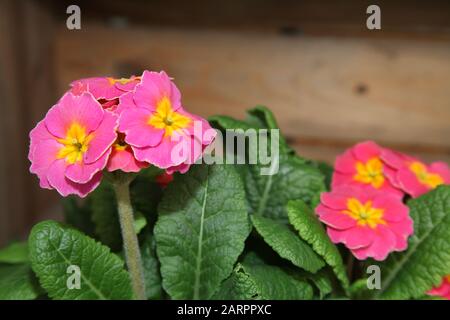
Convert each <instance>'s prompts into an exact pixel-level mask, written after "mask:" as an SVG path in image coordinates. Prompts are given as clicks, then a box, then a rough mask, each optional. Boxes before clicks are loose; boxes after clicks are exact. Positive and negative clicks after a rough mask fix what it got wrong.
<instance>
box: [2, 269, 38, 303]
mask: <svg viewBox="0 0 450 320" xmlns="http://www.w3.org/2000/svg"><path fill="white" fill-rule="evenodd" d="M39 293H40V288H39V286H38V283H37V280H36V278H35V276H34V275H33V272H32V271H31V268H30V266H29V265H28V264H20V265H0V300H32V299H36V298H37V297H38V295H39Z"/></svg>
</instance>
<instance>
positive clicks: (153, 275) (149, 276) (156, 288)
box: [141, 235, 162, 299]
mask: <svg viewBox="0 0 450 320" xmlns="http://www.w3.org/2000/svg"><path fill="white" fill-rule="evenodd" d="M141 256H142V266H143V268H144V278H145V293H146V295H147V298H148V299H159V298H161V294H162V288H161V275H160V273H159V262H158V259H157V257H156V243H155V240H154V238H153V237H152V236H151V235H147V237H146V239H145V241H144V243H143V244H142V246H141Z"/></svg>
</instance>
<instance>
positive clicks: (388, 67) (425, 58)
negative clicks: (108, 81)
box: [55, 24, 450, 160]
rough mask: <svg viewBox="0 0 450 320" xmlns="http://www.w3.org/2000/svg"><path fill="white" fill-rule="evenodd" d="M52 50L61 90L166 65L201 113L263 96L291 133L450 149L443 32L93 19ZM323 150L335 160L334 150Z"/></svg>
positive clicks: (447, 51) (335, 141) (442, 153)
mask: <svg viewBox="0 0 450 320" xmlns="http://www.w3.org/2000/svg"><path fill="white" fill-rule="evenodd" d="M56 50H57V53H56V58H57V59H56V61H55V63H56V70H57V74H58V83H59V88H60V92H62V91H63V90H64V89H65V88H66V86H67V84H68V83H69V82H70V81H72V80H73V79H77V78H80V77H86V76H90V75H96V74H105V75H106V74H116V75H119V74H117V70H118V66H123V65H128V66H130V70H134V71H136V72H140V71H141V70H142V69H153V70H160V69H164V70H166V71H168V73H169V74H170V75H171V76H173V77H175V81H176V83H177V84H178V86H179V87H180V89H181V91H182V92H183V101H184V105H185V106H186V108H188V109H189V110H191V111H192V112H195V113H199V114H201V115H203V116H210V115H213V114H228V115H232V116H236V117H243V115H244V111H245V109H247V108H249V107H252V106H254V105H256V104H265V105H267V106H269V107H270V108H271V109H272V110H273V111H274V113H275V114H276V116H277V118H278V119H279V123H280V125H281V128H282V130H283V132H284V133H285V134H286V135H287V136H288V137H289V138H290V139H291V140H293V141H294V142H296V141H300V140H301V139H303V141H304V142H305V141H306V145H309V146H311V147H313V146H314V145H317V144H318V142H320V141H322V142H324V144H325V145H328V146H331V145H334V146H335V147H334V148H331V149H336V146H340V147H341V148H342V149H343V148H344V147H345V146H349V145H351V144H352V143H354V142H356V141H358V140H365V139H374V140H376V141H379V142H380V143H383V144H385V145H388V146H397V147H399V148H400V149H401V150H406V151H410V152H416V153H419V154H423V155H425V156H426V157H427V158H428V159H430V158H431V159H434V158H442V157H444V158H445V159H448V158H449V154H450V139H449V137H450V90H449V89H450V87H449V83H450V59H449V58H450V43H449V42H446V41H442V42H440V41H433V42H423V41H412V40H409V41H406V40H403V41H399V40H380V39H364V38H339V39H337V38H333V37H320V38H317V37H295V38H285V37H281V36H278V35H271V34H269V35H268V34H263V33H259V32H240V33H238V32H224V31H204V30H203V31H200V30H187V31H180V30H172V29H170V28H169V29H167V28H125V29H112V28H106V27H103V26H100V25H96V24H89V25H85V26H84V28H83V30H82V31H81V32H69V31H66V30H63V29H61V30H59V33H58V35H57V45H56ZM99 57H101V58H100V59H99ZM121 75H123V74H120V76H121ZM299 139H300V140H299ZM308 141H309V142H308ZM311 141H313V142H311ZM319 145H320V143H319ZM323 148H324V147H323V146H322V149H323ZM325 154H329V156H327V157H326V159H327V160H332V155H333V154H334V153H333V152H331V153H325Z"/></svg>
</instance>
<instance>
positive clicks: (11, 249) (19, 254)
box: [0, 242, 28, 263]
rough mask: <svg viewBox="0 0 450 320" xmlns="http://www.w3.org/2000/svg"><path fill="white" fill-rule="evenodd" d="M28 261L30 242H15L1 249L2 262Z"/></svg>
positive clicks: (0, 258) (0, 261)
mask: <svg viewBox="0 0 450 320" xmlns="http://www.w3.org/2000/svg"><path fill="white" fill-rule="evenodd" d="M23 262H28V244H27V243H26V242H15V243H12V244H10V245H9V246H7V247H6V248H3V249H1V250H0V263H23Z"/></svg>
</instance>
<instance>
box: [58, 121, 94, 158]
mask: <svg viewBox="0 0 450 320" xmlns="http://www.w3.org/2000/svg"><path fill="white" fill-rule="evenodd" d="M93 137H94V136H93V134H89V135H88V134H86V129H85V128H84V127H82V126H81V125H80V124H78V123H76V122H74V123H72V125H71V126H70V127H69V129H68V130H67V134H66V137H65V138H64V139H57V141H58V142H59V143H61V144H62V145H63V146H62V147H61V149H59V151H58V154H57V156H56V157H57V158H58V159H66V162H67V163H70V164H74V163H76V162H81V160H82V159H83V154H84V153H85V152H86V151H87V149H88V147H89V142H90V141H91V140H92V138H93Z"/></svg>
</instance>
